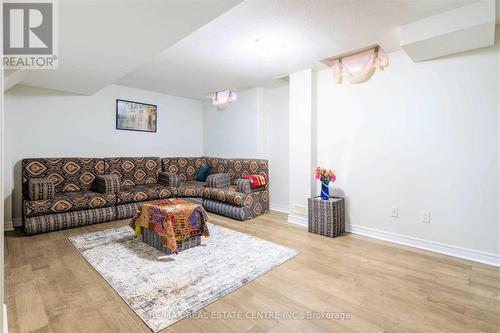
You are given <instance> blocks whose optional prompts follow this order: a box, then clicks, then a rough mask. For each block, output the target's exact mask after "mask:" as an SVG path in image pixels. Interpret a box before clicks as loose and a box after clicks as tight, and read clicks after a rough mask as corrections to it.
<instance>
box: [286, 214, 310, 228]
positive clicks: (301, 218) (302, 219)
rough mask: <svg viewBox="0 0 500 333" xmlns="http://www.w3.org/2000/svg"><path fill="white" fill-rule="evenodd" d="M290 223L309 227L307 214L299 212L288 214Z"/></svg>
mask: <svg viewBox="0 0 500 333" xmlns="http://www.w3.org/2000/svg"><path fill="white" fill-rule="evenodd" d="M288 223H292V224H296V225H300V226H301V227H307V216H305V215H299V214H288Z"/></svg>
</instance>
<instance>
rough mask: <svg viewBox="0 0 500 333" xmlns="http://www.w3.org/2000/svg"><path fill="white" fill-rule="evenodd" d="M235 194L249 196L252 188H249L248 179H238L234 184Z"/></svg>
mask: <svg viewBox="0 0 500 333" xmlns="http://www.w3.org/2000/svg"><path fill="white" fill-rule="evenodd" d="M235 184H236V192H240V193H245V194H250V193H252V188H251V187H250V179H245V178H240V179H237V180H236V182H235Z"/></svg>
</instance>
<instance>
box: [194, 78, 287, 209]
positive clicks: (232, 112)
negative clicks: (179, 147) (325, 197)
mask: <svg viewBox="0 0 500 333" xmlns="http://www.w3.org/2000/svg"><path fill="white" fill-rule="evenodd" d="M237 95H238V99H237V101H236V102H235V103H234V104H231V105H230V106H229V107H228V108H227V109H226V110H224V111H219V110H217V109H216V108H215V107H213V106H212V105H211V102H210V101H207V102H205V103H203V154H204V155H205V156H217V157H224V158H230V157H233V158H234V157H245V158H265V159H268V160H269V178H270V182H269V196H270V203H271V206H272V207H274V208H278V209H282V210H288V193H289V191H288V183H289V179H288V165H289V162H288V141H289V137H288V86H282V87H278V88H268V89H265V88H253V89H248V90H244V91H239V92H237Z"/></svg>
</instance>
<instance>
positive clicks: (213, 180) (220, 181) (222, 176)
mask: <svg viewBox="0 0 500 333" xmlns="http://www.w3.org/2000/svg"><path fill="white" fill-rule="evenodd" d="M229 185H231V176H230V175H229V174H228V173H218V174H214V175H210V176H208V177H207V186H208V187H216V188H226V187H228V186H229Z"/></svg>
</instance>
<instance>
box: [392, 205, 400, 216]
mask: <svg viewBox="0 0 500 333" xmlns="http://www.w3.org/2000/svg"><path fill="white" fill-rule="evenodd" d="M398 216H399V209H398V207H392V212H391V217H398Z"/></svg>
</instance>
